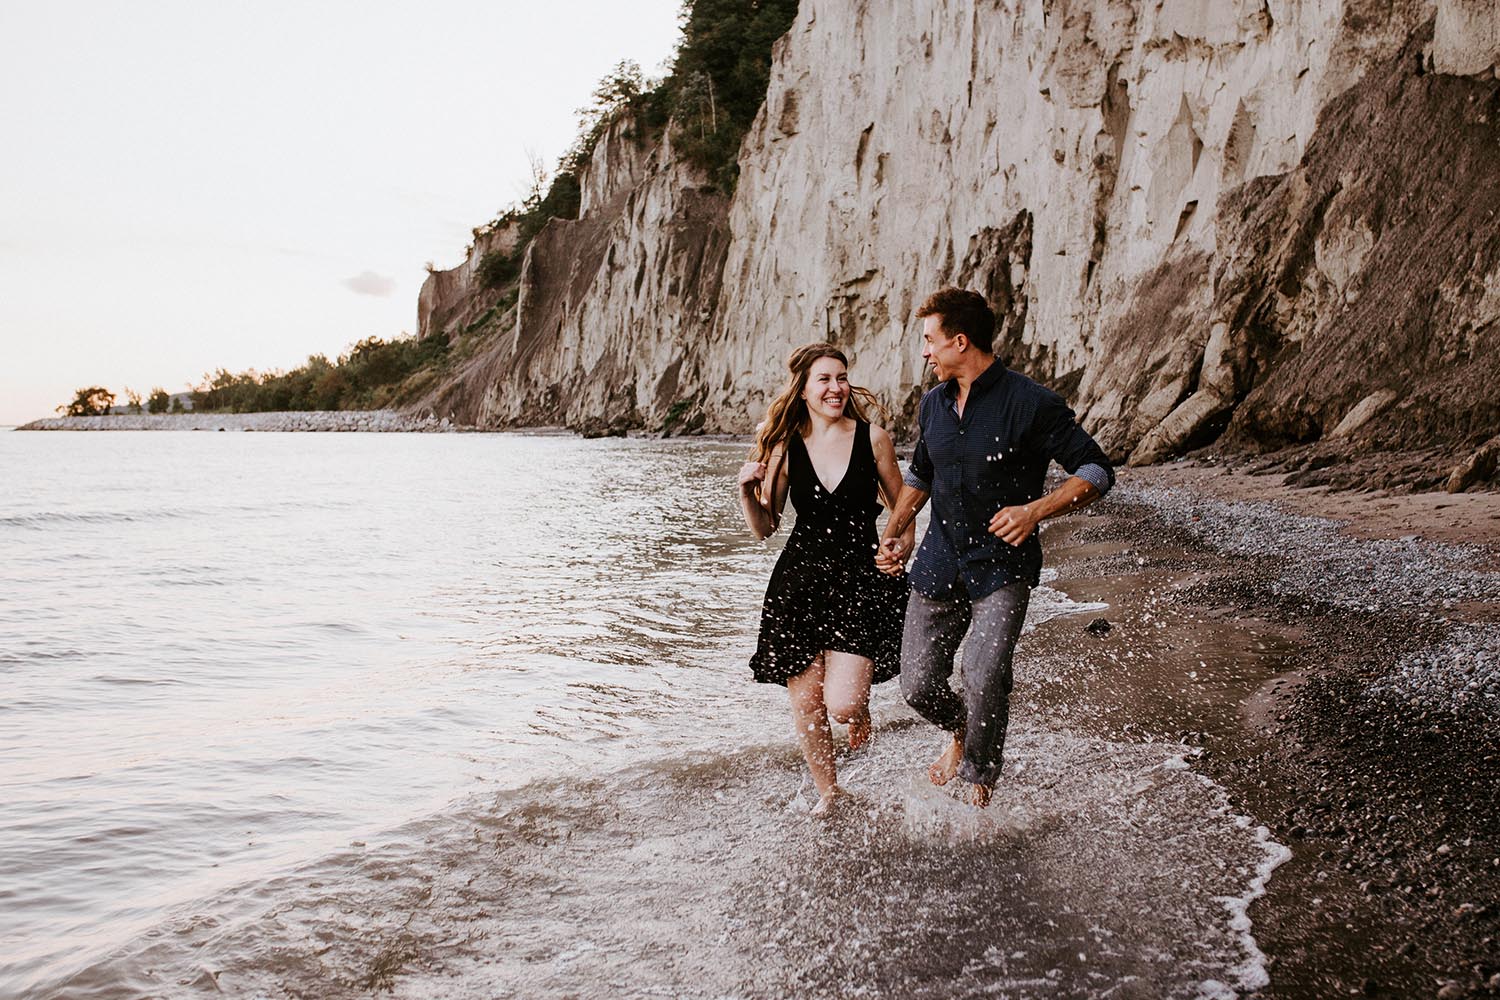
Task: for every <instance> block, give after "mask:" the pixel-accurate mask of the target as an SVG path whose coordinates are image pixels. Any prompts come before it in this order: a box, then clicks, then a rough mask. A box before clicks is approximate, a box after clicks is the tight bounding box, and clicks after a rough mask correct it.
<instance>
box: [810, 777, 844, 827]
mask: <svg viewBox="0 0 1500 1000" xmlns="http://www.w3.org/2000/svg"><path fill="white" fill-rule="evenodd" d="M848 797H849V793H848V792H846V791H844V790H843V789H842V788H840V787H839V786H838V785H834V786H833V787H832V788H830V789H828V791H827V792H825V793H823V797H822V798H820V799H818V804H817V805H815V806H813V807H812V811H811V812H810V813H809V815H811V816H816V817H818V818H819V819H822V818H824V817H826V816H830V815H832V814H833V812H834V810H836V809H837V808H838V807H839V803H840V802H841V801H843V800H844V799H847V798H848Z"/></svg>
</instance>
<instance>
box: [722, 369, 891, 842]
mask: <svg viewBox="0 0 1500 1000" xmlns="http://www.w3.org/2000/svg"><path fill="white" fill-rule="evenodd" d="M787 367H788V368H790V369H791V379H790V380H789V382H788V383H787V387H786V389H785V390H783V391H782V393H781V395H780V396H778V397H777V398H776V400H775V402H773V403H772V404H771V407H770V410H769V412H768V413H767V414H766V419H765V421H764V422H763V423H762V424H761V426H760V429H759V433H758V435H757V438H756V442H755V453H754V459H753V460H752V461H749V462H746V463H745V464H744V466H743V467H741V469H740V477H739V478H740V505H741V507H742V508H743V509H744V512H745V522H746V523H747V524H748V525H749V526H750V530H751V531H752V532H754V534H755V537H756V538H766V537H768V536H769V535H770V534H771V533H772V532H774V531H775V530H776V528H777V526H778V525H779V524H780V522H781V511H782V508H783V506H784V505H785V503H786V498H787V495H788V494H790V495H791V498H792V503H793V504H795V505H796V508H797V525H796V527H795V528H794V529H793V530H792V536H791V538H789V539H787V543H786V548H785V549H783V550H782V553H781V558H779V559H778V560H777V561H776V569H775V570H774V571H773V572H772V573H771V582H770V585H769V586H768V587H767V588H766V599H765V604H764V605H763V607H762V611H761V620H760V645H759V648H758V649H757V650H756V652H755V656H754V657H753V658H752V659H751V661H750V667H751V669H752V671H753V672H754V674H755V679H756V680H757V681H761V682H763V683H767V684H785V685H786V687H787V691H788V693H789V694H790V696H791V704H792V720H793V722H794V723H795V725H796V729H797V738H798V741H799V742H800V743H801V745H802V756H803V757H804V758H805V759H806V760H807V766H808V769H809V770H810V771H812V778H813V784H814V785H815V786H816V787H817V790H818V804H817V806H816V807H815V808H814V812H816V813H819V814H822V813H825V812H827V811H828V809H829V807H830V805H831V803H832V802H833V799H834V797H835V796H836V795H839V794H841V792H842V790H841V789H840V788H839V787H838V775H837V771H836V770H835V768H834V762H833V734H832V732H831V731H830V729H829V724H828V716H829V715H830V714H831V715H832V716H833V718H834V719H836V720H837V721H838V722H840V723H844V724H847V725H848V727H849V747H850V749H857V748H858V747H860V746H862V745H863V744H864V743H865V741H866V740H868V739H869V738H870V685H871V683H878V682H880V681H884V680H889V679H890V678H892V677H894V676H896V674H897V672H898V671H899V670H900V654H901V625H902V619H903V617H904V616H905V614H906V595H907V581H906V578H905V577H892V576H888V575H886V574H885V573H882V572H880V571H879V570H878V569H877V568H876V567H875V548H876V542H877V536H876V532H875V518H876V515H878V514H879V513H880V503H879V499H878V498H879V497H881V496H883V497H884V498H885V503H886V506H887V507H889V506H890V505H892V504H893V503H895V500H896V495H897V494H898V493H899V492H900V491H901V472H900V469H899V468H898V467H897V465H896V449H895V447H894V446H893V445H892V444H891V437H890V435H889V434H887V433H886V432H885V431H884V430H883V429H882V428H880V427H875V426H872V425H871V424H870V422H869V420H868V419H867V418H866V416H865V413H866V409H867V407H869V408H874V409H876V410H878V409H879V405H878V404H877V403H876V402H875V398H874V397H873V396H872V395H871V394H870V393H869V392H868V391H866V390H864V389H859V388H856V387H854V386H852V385H850V384H849V366H848V360H847V359H846V358H845V357H844V354H843V352H842V351H840V350H839V349H838V348H836V347H834V346H832V345H831V344H810V345H808V346H807V347H800V348H798V349H797V350H795V351H793V352H792V356H791V358H790V359H788V361H787ZM914 531H915V528H911V529H908V531H907V536H906V538H905V542H906V544H907V547H908V549H909V548H910V546H911V543H912V534H913V533H914Z"/></svg>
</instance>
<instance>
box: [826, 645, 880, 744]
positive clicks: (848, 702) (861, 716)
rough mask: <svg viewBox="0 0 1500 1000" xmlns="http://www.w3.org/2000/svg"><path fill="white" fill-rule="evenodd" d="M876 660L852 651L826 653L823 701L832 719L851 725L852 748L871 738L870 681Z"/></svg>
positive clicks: (830, 651) (850, 742)
mask: <svg viewBox="0 0 1500 1000" xmlns="http://www.w3.org/2000/svg"><path fill="white" fill-rule="evenodd" d="M874 674H875V664H874V663H872V662H871V661H869V660H867V659H865V658H864V657H863V656H855V655H854V654H853V653H835V652H833V651H832V650H829V651H827V652H825V653H824V654H823V703H824V704H825V705H826V706H827V707H828V714H829V715H831V716H833V721H834V722H838V723H842V724H844V725H846V726H848V727H849V749H850V750H858V749H859V748H860V747H862V746H864V745H865V743H866V742H867V741H868V740H869V739H870V681H871V679H872V678H873V677H874Z"/></svg>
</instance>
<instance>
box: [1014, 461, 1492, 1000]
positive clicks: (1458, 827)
mask: <svg viewBox="0 0 1500 1000" xmlns="http://www.w3.org/2000/svg"><path fill="white" fill-rule="evenodd" d="M1279 480H1280V477H1279V476H1277V477H1273V476H1251V475H1246V474H1243V473H1230V472H1224V471H1222V470H1217V469H1215V468H1214V467H1212V466H1209V465H1205V464H1182V465H1176V466H1168V467H1165V468H1156V469H1143V470H1135V469H1132V470H1127V471H1125V472H1124V473H1122V475H1121V482H1120V486H1119V487H1117V488H1116V491H1115V492H1114V494H1112V495H1111V497H1110V499H1109V502H1107V503H1105V504H1101V505H1099V506H1098V507H1097V508H1095V509H1094V510H1092V511H1090V512H1089V513H1088V514H1086V515H1084V516H1082V517H1078V518H1074V519H1072V520H1071V521H1062V522H1058V523H1057V524H1056V525H1055V526H1052V527H1049V529H1048V532H1047V546H1048V563H1049V565H1051V566H1054V567H1056V568H1057V570H1058V572H1059V577H1058V579H1057V581H1056V583H1055V584H1054V585H1055V586H1058V587H1060V588H1061V589H1063V590H1064V591H1066V592H1067V593H1068V594H1069V596H1070V597H1072V598H1073V599H1075V600H1079V601H1091V600H1100V601H1107V602H1108V603H1109V604H1110V606H1111V607H1110V610H1109V612H1107V614H1106V615H1105V616H1104V617H1105V618H1107V620H1108V621H1109V623H1110V626H1111V627H1110V628H1109V630H1108V631H1107V632H1105V631H1104V630H1103V628H1102V626H1101V627H1096V629H1095V630H1094V631H1092V632H1091V631H1088V630H1086V629H1085V627H1084V625H1085V623H1084V622H1082V621H1079V620H1077V619H1059V620H1056V621H1052V622H1048V623H1046V624H1045V625H1043V626H1042V627H1041V628H1039V629H1038V630H1037V634H1036V635H1034V636H1032V637H1031V644H1030V649H1029V650H1026V649H1024V648H1023V651H1022V657H1023V658H1024V659H1025V662H1026V666H1025V667H1024V668H1022V672H1023V678H1022V680H1021V682H1020V684H1019V685H1018V688H1017V695H1018V697H1019V698H1020V699H1021V701H1022V705H1021V706H1018V708H1020V709H1021V710H1022V711H1025V710H1026V705H1027V704H1028V703H1029V705H1030V707H1031V708H1032V709H1033V710H1034V711H1036V712H1038V713H1039V714H1040V715H1041V716H1043V717H1045V718H1047V719H1048V720H1049V722H1050V723H1051V724H1054V725H1066V726H1068V727H1070V728H1074V729H1082V730H1084V731H1087V732H1093V733H1097V734H1098V735H1100V736H1102V737H1104V738H1107V739H1134V740H1140V739H1160V740H1164V741H1180V742H1183V743H1187V744H1189V745H1193V746H1196V747H1198V748H1199V749H1200V753H1199V754H1198V756H1197V758H1196V759H1195V760H1194V762H1193V766H1194V768H1195V769H1197V770H1199V771H1200V772H1202V773H1204V774H1207V775H1209V776H1211V777H1212V778H1214V779H1215V780H1217V781H1219V782H1220V783H1221V784H1223V785H1224V786H1225V787H1226V788H1227V789H1228V790H1229V791H1230V794H1231V798H1232V804H1233V807H1234V808H1235V809H1236V810H1237V811H1242V812H1245V813H1248V814H1250V815H1253V816H1255V817H1257V819H1259V820H1260V821H1261V822H1265V823H1267V824H1268V825H1269V827H1270V829H1271V832H1272V835H1273V836H1274V838H1275V839H1276V840H1277V841H1279V842H1281V843H1284V844H1287V845H1289V846H1290V847H1291V848H1292V852H1293V855H1292V858H1291V859H1290V860H1289V861H1288V862H1286V863H1285V864H1283V865H1282V866H1280V867H1279V868H1278V869H1277V871H1276V873H1275V875H1274V877H1273V878H1272V879H1271V880H1270V883H1269V887H1268V892H1267V894H1266V895H1265V896H1264V897H1263V898H1261V899H1260V900H1258V901H1256V902H1255V903H1254V904H1253V905H1252V907H1251V909H1250V916H1251V918H1252V919H1253V923H1254V933H1255V936H1256V939H1257V941H1258V943H1259V946H1260V947H1261V949H1262V950H1263V951H1264V952H1265V953H1266V955H1267V965H1268V969H1269V972H1270V976H1271V982H1270V985H1269V986H1268V987H1267V988H1266V989H1265V990H1264V991H1263V992H1262V993H1260V994H1257V995H1259V996H1265V997H1287V998H1312V997H1331V996H1340V995H1342V996H1349V995H1365V996H1393V997H1394V996H1401V997H1407V996H1442V997H1457V996H1493V995H1500V948H1497V945H1496V937H1497V933H1500V905H1497V900H1500V836H1497V832H1496V831H1497V827H1500V824H1497V823H1496V821H1495V817H1496V816H1500V780H1497V778H1500V768H1497V761H1500V738H1497V735H1496V730H1497V726H1496V725H1495V722H1496V715H1497V705H1496V700H1495V690H1496V682H1495V676H1494V675H1495V673H1496V671H1497V660H1496V647H1497V646H1500V636H1497V632H1500V629H1497V628H1496V624H1495V623H1496V622H1497V620H1500V614H1497V612H1500V574H1496V573H1495V572H1493V570H1494V568H1495V567H1496V565H1497V559H1496V556H1497V554H1500V545H1497V542H1500V496H1497V495H1496V494H1461V495H1457V496H1450V495H1448V494H1409V495H1404V496H1403V495H1396V496H1391V495H1384V494H1341V493H1329V492H1326V491H1323V490H1306V489H1292V488H1288V487H1285V486H1282V485H1280V482H1279ZM1314 518H1337V519H1340V520H1345V519H1348V523H1345V524H1341V525H1334V524H1330V523H1328V522H1326V521H1321V520H1313V519H1314ZM1459 543H1462V544H1459ZM1101 633H1102V634H1101ZM1455 664H1456V666H1455Z"/></svg>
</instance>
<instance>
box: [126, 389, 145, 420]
mask: <svg viewBox="0 0 1500 1000" xmlns="http://www.w3.org/2000/svg"><path fill="white" fill-rule="evenodd" d="M125 412H127V413H133V414H135V415H136V416H140V413H141V394H140V393H138V392H136V391H135V390H134V389H132V388H130V386H128V385H127V386H126V387H125Z"/></svg>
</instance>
